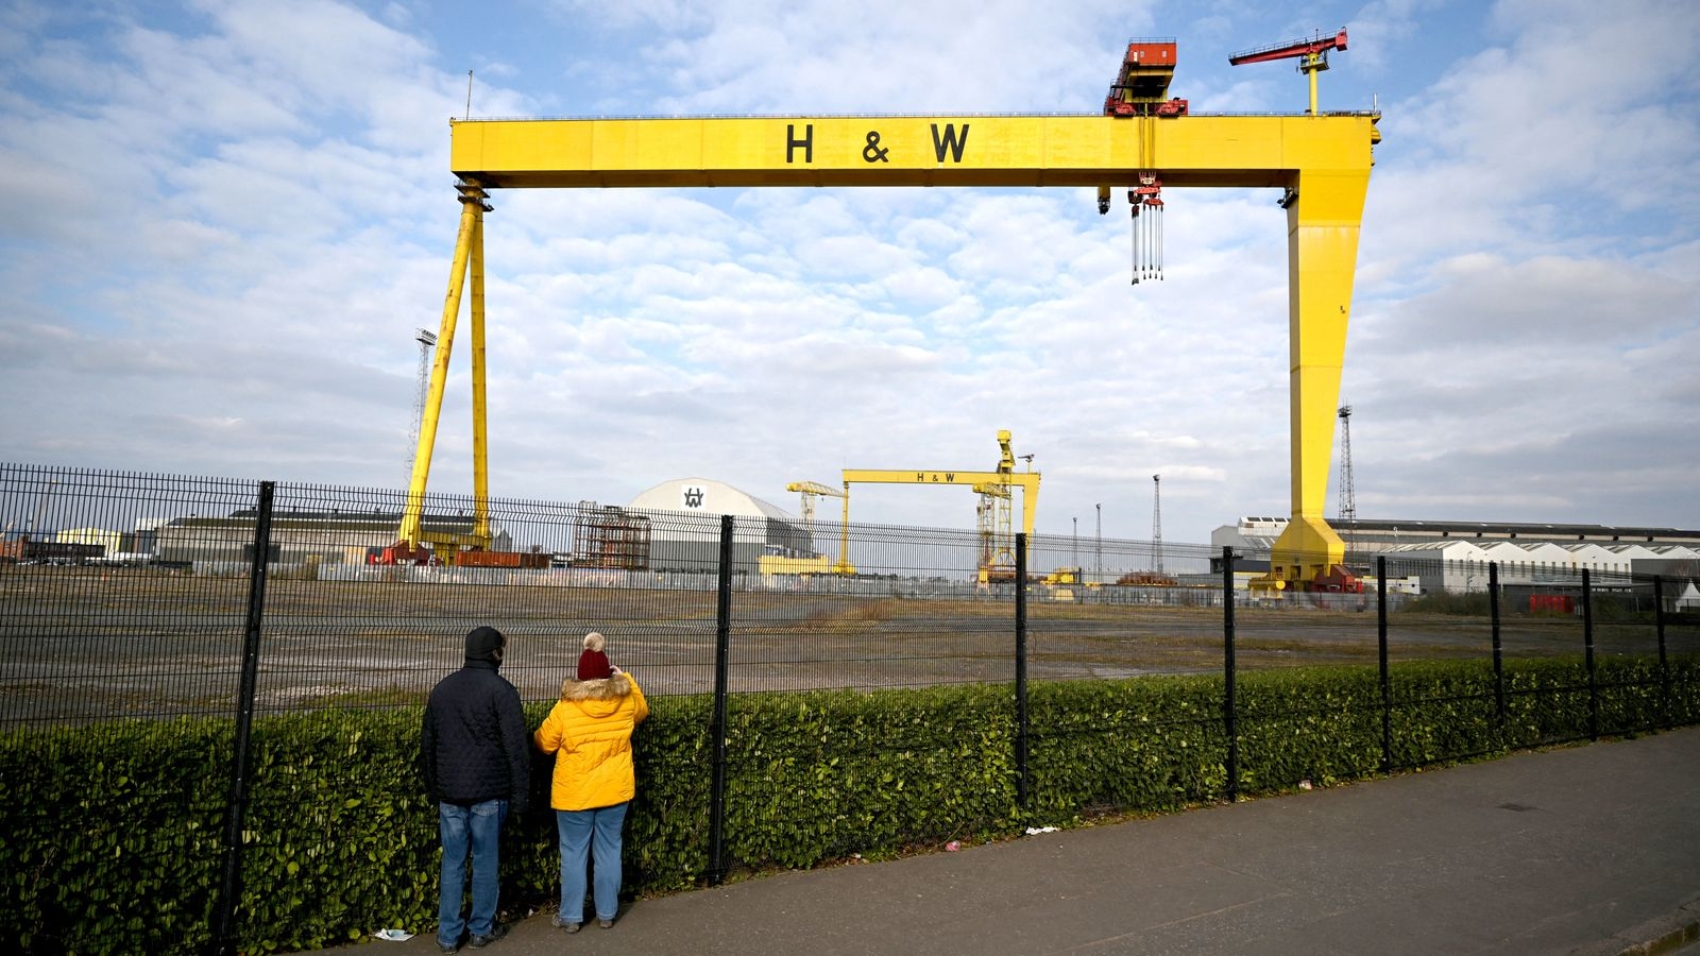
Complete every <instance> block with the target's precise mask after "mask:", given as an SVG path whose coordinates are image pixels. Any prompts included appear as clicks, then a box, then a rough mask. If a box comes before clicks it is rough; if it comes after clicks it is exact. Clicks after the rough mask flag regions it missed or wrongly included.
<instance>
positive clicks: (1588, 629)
mask: <svg viewBox="0 0 1700 956" xmlns="http://www.w3.org/2000/svg"><path fill="white" fill-rule="evenodd" d="M1582 643H1583V646H1584V647H1585V648H1586V649H1587V666H1588V737H1589V738H1590V739H1593V740H1599V739H1600V684H1599V681H1598V680H1597V679H1595V676H1594V588H1593V581H1592V579H1591V578H1590V577H1589V575H1588V569H1587V568H1583V569H1582Z"/></svg>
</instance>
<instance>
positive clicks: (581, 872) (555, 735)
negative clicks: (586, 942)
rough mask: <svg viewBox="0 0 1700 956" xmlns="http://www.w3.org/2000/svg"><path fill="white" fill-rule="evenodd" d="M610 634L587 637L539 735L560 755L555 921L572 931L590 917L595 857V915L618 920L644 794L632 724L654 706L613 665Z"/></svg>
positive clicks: (553, 796)
mask: <svg viewBox="0 0 1700 956" xmlns="http://www.w3.org/2000/svg"><path fill="white" fill-rule="evenodd" d="M605 645H606V639H605V638H603V636H602V635H601V634H598V633H596V632H594V631H592V632H591V633H589V634H586V635H585V636H584V653H582V654H580V655H579V659H578V673H577V675H576V678H573V677H569V678H567V679H566V680H564V681H562V682H561V699H560V700H559V701H557V702H556V704H555V706H554V707H553V708H552V709H551V710H550V711H549V716H548V717H546V718H544V720H543V726H541V727H539V728H537V732H536V733H535V734H534V735H533V736H534V739H535V740H536V741H537V746H538V747H541V748H542V749H543V752H544V753H551V754H554V755H555V775H554V779H553V783H552V784H551V786H550V797H549V805H550V806H552V807H554V808H555V829H556V831H557V833H558V834H559V837H560V845H561V909H560V911H559V912H557V913H556V914H555V921H554V922H555V925H556V926H559V927H561V928H563V929H565V930H566V931H567V932H569V933H576V932H578V928H579V926H580V925H581V924H582V923H583V922H584V883H585V869H586V864H587V863H588V862H589V856H590V851H591V849H592V847H594V849H595V854H596V885H595V887H594V890H595V901H596V918H597V920H598V921H599V922H600V924H601V926H602V928H603V929H607V928H609V927H611V926H613V925H614V917H615V916H616V915H618V913H619V905H620V878H621V872H620V842H621V841H620V829H621V827H622V826H623V825H624V824H625V822H626V808H627V807H629V806H631V801H632V797H633V796H635V795H636V794H637V775H636V773H635V772H634V770H633V768H632V729H633V728H635V727H636V726H637V725H638V724H639V723H642V722H643V719H644V718H645V717H648V716H649V703H648V702H647V701H645V700H644V699H643V691H642V690H640V689H639V688H638V682H637V681H636V680H634V679H633V678H632V675H630V674H627V673H625V672H623V671H621V670H620V669H619V668H618V667H615V666H613V665H612V664H610V663H608V655H607V653H605V652H604V650H603V648H604V646H605Z"/></svg>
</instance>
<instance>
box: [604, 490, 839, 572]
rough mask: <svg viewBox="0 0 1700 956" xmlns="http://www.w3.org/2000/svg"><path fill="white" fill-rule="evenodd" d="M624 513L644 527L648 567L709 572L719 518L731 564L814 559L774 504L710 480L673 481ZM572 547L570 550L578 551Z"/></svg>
mask: <svg viewBox="0 0 1700 956" xmlns="http://www.w3.org/2000/svg"><path fill="white" fill-rule="evenodd" d="M625 512H626V513H628V514H630V513H634V512H635V513H641V514H643V516H644V518H645V519H646V521H647V524H648V530H649V538H648V556H649V562H648V563H649V568H650V570H654V571H683V572H711V573H712V572H714V571H715V570H717V569H718V568H719V566H720V516H721V515H731V516H732V566H733V568H734V569H735V570H738V571H743V572H753V571H755V570H756V569H757V568H758V567H759V566H760V564H761V559H762V558H763V557H764V556H766V557H769V558H773V557H779V558H800V559H807V558H813V557H814V544H813V542H812V541H811V540H810V536H809V533H808V531H807V530H806V529H804V528H803V527H802V526H801V524H799V523H798V522H797V520H796V519H795V518H793V517H792V516H791V515H789V514H787V513H786V512H785V511H783V510H781V509H780V508H778V507H776V506H775V505H773V504H771V503H769V502H766V501H763V500H762V499H760V498H756V497H754V496H752V495H749V494H746V493H745V492H743V491H740V490H738V489H737V488H734V487H732V486H731V485H729V484H726V483H725V482H723V481H715V480H714V479H712V478H674V479H670V480H668V481H664V482H662V483H660V484H658V485H655V486H654V487H652V488H650V489H648V490H646V491H644V492H642V493H641V494H639V495H638V496H637V497H635V498H633V499H632V501H631V504H629V505H628V506H627V507H626V509H625ZM581 545H582V542H581V544H580V545H575V549H576V548H578V547H580V546H581Z"/></svg>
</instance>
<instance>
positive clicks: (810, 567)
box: [758, 481, 848, 574]
mask: <svg viewBox="0 0 1700 956" xmlns="http://www.w3.org/2000/svg"><path fill="white" fill-rule="evenodd" d="M785 490H786V491H795V492H797V493H798V494H799V495H801V496H802V509H801V514H802V516H803V521H802V524H803V532H804V533H805V534H807V535H808V536H809V548H810V549H811V551H812V550H813V548H814V546H815V545H814V542H815V499H816V498H820V497H823V496H824V497H828V498H843V497H846V496H847V495H848V492H844V491H839V490H838V489H837V488H833V487H831V486H829V485H823V484H821V483H820V482H818V481H793V482H791V483H790V484H788V485H786V486H785ZM758 565H759V567H760V570H761V573H762V574H827V573H829V572H831V571H832V563H831V559H830V558H828V557H827V556H826V555H824V554H820V553H819V552H814V553H811V554H806V555H797V554H764V555H762V556H761V558H760V560H759V561H758Z"/></svg>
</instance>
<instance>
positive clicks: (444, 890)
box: [437, 800, 508, 946]
mask: <svg viewBox="0 0 1700 956" xmlns="http://www.w3.org/2000/svg"><path fill="white" fill-rule="evenodd" d="M507 815H508V801H506V800H486V801H484V802H483V803H474V804H472V805H471V806H460V805H458V804H453V803H439V804H437V832H438V833H439V834H441V836H442V838H443V872H442V881H441V882H440V883H439V884H438V896H437V941H438V942H440V943H443V944H445V945H448V946H457V945H459V944H460V937H461V933H463V932H470V933H471V934H472V935H474V936H488V935H490V930H491V928H493V927H494V926H495V925H496V890H497V883H496V871H497V869H498V868H499V866H500V860H499V858H498V856H497V838H498V837H500V836H501V832H502V821H503V820H504V819H506V817H507ZM469 843H470V844H471V848H472V918H471V919H467V920H463V919H461V915H460V903H461V898H462V894H463V893H464V892H465V889H466V851H467V846H468V844H469Z"/></svg>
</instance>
